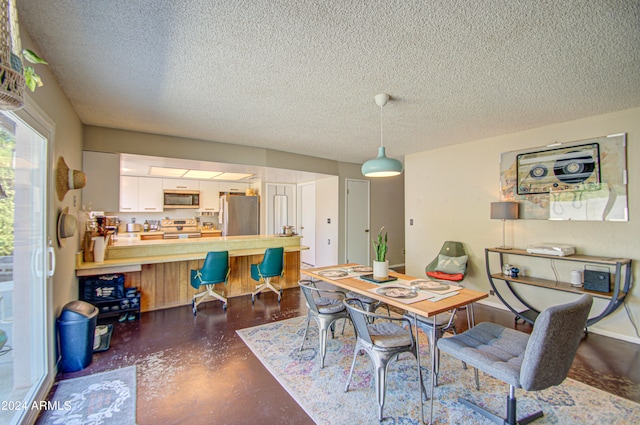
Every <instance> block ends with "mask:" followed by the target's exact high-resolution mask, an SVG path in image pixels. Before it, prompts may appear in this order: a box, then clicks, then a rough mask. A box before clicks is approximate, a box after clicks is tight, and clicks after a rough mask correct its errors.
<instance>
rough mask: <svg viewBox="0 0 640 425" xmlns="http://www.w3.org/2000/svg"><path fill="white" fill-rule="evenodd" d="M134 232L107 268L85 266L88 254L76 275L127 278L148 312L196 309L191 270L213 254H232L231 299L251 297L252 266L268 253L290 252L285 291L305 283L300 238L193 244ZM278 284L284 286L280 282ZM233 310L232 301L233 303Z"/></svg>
mask: <svg viewBox="0 0 640 425" xmlns="http://www.w3.org/2000/svg"><path fill="white" fill-rule="evenodd" d="M153 233H156V232H144V233H140V234H139V235H138V237H135V236H133V235H134V234H133V233H129V234H127V235H130V236H127V237H122V235H119V237H118V240H117V241H116V242H115V243H114V244H113V245H111V246H109V248H108V249H107V253H106V256H105V261H104V262H103V263H93V262H84V261H83V255H82V252H80V253H78V254H77V255H76V275H77V276H91V275H100V274H109V273H124V274H125V286H127V287H138V288H139V289H140V290H141V292H142V300H141V307H142V311H149V310H157V309H161V308H168V307H175V306H178V305H184V304H190V303H191V299H192V297H193V294H194V293H195V292H198V291H195V290H194V289H193V288H192V287H191V286H190V284H189V279H190V270H193V269H198V268H200V267H201V266H202V263H203V262H204V258H205V257H206V255H207V252H210V251H229V257H230V260H229V263H230V269H231V271H230V275H229V282H228V285H227V286H224V285H219V286H220V288H219V289H221V288H224V290H225V292H226V296H227V297H228V298H232V297H235V296H241V295H247V294H250V293H251V292H252V291H253V290H254V288H255V286H256V283H257V282H255V281H253V280H252V279H251V277H250V276H251V275H250V267H251V264H255V263H259V262H260V261H262V256H263V254H264V251H265V249H266V248H273V247H284V251H285V275H284V277H283V278H282V279H280V282H279V283H280V285H281V286H282V287H283V288H290V287H295V286H297V285H298V280H299V279H300V251H302V250H306V249H309V248H308V247H306V246H302V245H300V238H301V237H300V236H298V235H295V236H291V237H281V236H278V235H249V236H225V237H222V236H219V237H204V238H189V239H154V240H142V239H140V237H139V236H140V235H151V234H153ZM276 283H278V282H277V281H276ZM229 305H230V308H232V305H233V304H232V302H230V304H229Z"/></svg>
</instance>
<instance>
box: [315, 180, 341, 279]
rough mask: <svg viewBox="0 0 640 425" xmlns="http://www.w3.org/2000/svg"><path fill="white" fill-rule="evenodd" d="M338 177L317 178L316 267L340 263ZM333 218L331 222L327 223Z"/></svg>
mask: <svg viewBox="0 0 640 425" xmlns="http://www.w3.org/2000/svg"><path fill="white" fill-rule="evenodd" d="M338 185H339V179H338V177H329V178H326V179H322V180H316V264H315V266H316V267H322V266H329V265H332V264H339V261H338V249H339V244H340V242H339V238H338V229H339V225H340V216H339V208H338V207H339V206H338V203H339V200H338V197H337V196H336V193H338V190H339V187H338ZM327 219H331V223H327Z"/></svg>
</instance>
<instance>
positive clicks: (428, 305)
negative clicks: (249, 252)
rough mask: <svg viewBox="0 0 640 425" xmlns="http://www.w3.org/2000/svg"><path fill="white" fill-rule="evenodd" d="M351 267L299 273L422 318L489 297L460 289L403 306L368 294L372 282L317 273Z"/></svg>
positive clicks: (398, 274)
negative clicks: (440, 296)
mask: <svg viewBox="0 0 640 425" xmlns="http://www.w3.org/2000/svg"><path fill="white" fill-rule="evenodd" d="M353 266H357V264H339V265H335V266H327V267H317V268H313V269H302V270H301V273H302V274H304V275H307V276H310V277H312V278H314V279H318V280H322V281H324V282H327V283H330V284H332V285H335V286H338V287H340V288H343V289H346V290H349V291H354V292H357V293H359V294H362V295H366V296H367V297H370V298H374V299H377V300H380V301H382V302H384V303H387V304H389V305H392V306H394V307H397V308H399V309H402V310H405V311H408V312H411V313H415V314H419V315H421V316H424V317H431V316H434V315H436V314H440V313H444V312H445V311H449V310H453V309H454V308H458V307H463V306H465V305H468V304H471V303H474V302H476V301H479V300H481V299H484V298H487V297H488V296H489V294H487V293H486V292H479V291H474V290H472V289H467V288H462V287H461V288H460V291H459V293H458V294H457V295H453V296H450V297H448V298H445V299H442V300H440V301H436V302H433V301H429V300H424V301H418V302H414V303H411V304H405V303H403V302H400V301H398V300H396V299H394V298H389V297H385V296H384V295H381V294H377V293H375V292H370V291H369V290H370V289H372V288H377V287H379V285H376V284H374V283H372V282H368V281H365V280H363V279H359V278H357V277H350V278H342V279H330V278H327V277H324V276H322V275H320V274H318V273H317V272H319V271H321V270H328V269H338V268H347V267H353ZM389 275H391V276H396V277H397V278H398V279H402V280H415V279H417V278H415V277H411V276H407V275H405V274H402V273H396V272H394V271H389Z"/></svg>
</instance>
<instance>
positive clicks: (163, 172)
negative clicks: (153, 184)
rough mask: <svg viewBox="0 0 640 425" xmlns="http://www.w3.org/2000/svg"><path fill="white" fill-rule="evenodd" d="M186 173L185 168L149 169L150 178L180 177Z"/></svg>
mask: <svg viewBox="0 0 640 425" xmlns="http://www.w3.org/2000/svg"><path fill="white" fill-rule="evenodd" d="M187 171H189V170H187V169H185V168H167V167H153V166H151V167H149V175H150V176H161V177H182V175H183V174H184V173H186V172H187Z"/></svg>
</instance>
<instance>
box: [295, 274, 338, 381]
mask: <svg viewBox="0 0 640 425" xmlns="http://www.w3.org/2000/svg"><path fill="white" fill-rule="evenodd" d="M298 285H300V290H301V291H302V294H303V295H304V297H305V299H306V301H307V307H308V308H309V312H308V313H307V324H306V326H305V328H304V335H303V336H302V343H301V344H300V351H302V350H303V348H304V343H305V341H306V339H307V331H308V330H309V322H310V321H311V319H313V320H314V321H315V322H316V323H317V324H318V334H319V335H318V336H319V339H320V341H319V342H320V368H321V369H322V368H324V358H325V356H326V354H327V332H328V331H329V330H331V338H335V323H336V321H338V320H339V319H344V320H345V322H346V320H347V319H348V318H349V315H348V313H347V309H346V307H345V306H344V304H343V303H342V300H344V293H343V292H342V291H339V290H337V289H323V288H318V287H316V285H315V283H314V282H313V281H311V280H301V281H299V282H298ZM342 333H343V334H344V326H343V328H342Z"/></svg>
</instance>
